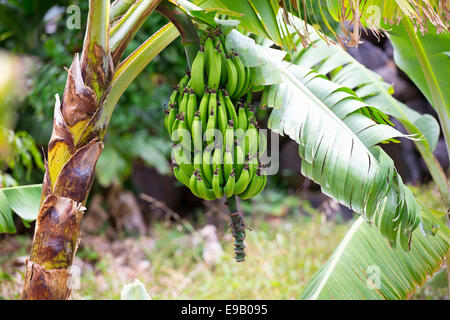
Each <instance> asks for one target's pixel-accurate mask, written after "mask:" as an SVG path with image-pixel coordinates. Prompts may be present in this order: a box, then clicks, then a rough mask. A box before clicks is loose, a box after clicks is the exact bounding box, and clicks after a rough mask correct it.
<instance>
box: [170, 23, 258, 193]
mask: <svg viewBox="0 0 450 320" xmlns="http://www.w3.org/2000/svg"><path fill="white" fill-rule="evenodd" d="M251 87H252V82H251V77H250V69H249V68H246V67H244V65H243V63H242V61H241V59H240V58H239V55H238V54H237V53H236V52H235V51H234V50H231V51H229V52H226V50H225V46H224V37H223V35H222V34H221V33H220V30H219V31H218V30H214V31H206V32H205V34H204V35H203V37H202V46H201V48H200V51H199V52H198V53H197V55H196V57H195V59H194V61H193V63H192V67H191V71H190V73H187V74H186V75H185V76H184V77H183V78H182V79H181V80H180V82H179V84H178V85H177V87H176V88H175V90H174V91H173V93H172V94H171V96H170V98H169V103H168V108H166V109H165V119H164V124H165V127H166V129H167V131H168V132H169V135H170V137H171V140H172V142H173V149H172V159H173V163H172V169H173V173H174V175H175V177H176V178H177V180H179V181H180V182H181V183H183V184H184V185H186V186H187V187H189V188H190V190H191V191H192V193H193V194H194V195H196V196H197V197H200V198H202V199H205V200H214V199H218V198H222V197H223V196H226V197H227V198H230V197H232V196H239V197H240V198H241V199H250V198H252V197H254V196H255V195H257V194H258V193H260V192H261V191H262V190H263V189H264V187H265V185H266V181H267V176H266V175H265V174H264V167H263V166H262V165H260V161H259V157H260V155H261V154H262V153H263V152H264V151H265V148H266V137H265V135H263V134H261V135H260V134H259V131H258V123H257V121H256V118H255V110H254V109H253V107H252V106H250V105H249V104H250V102H251V97H252V93H251V90H250V89H251ZM241 98H243V99H242V100H241Z"/></svg>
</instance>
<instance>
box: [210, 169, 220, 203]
mask: <svg viewBox="0 0 450 320" xmlns="http://www.w3.org/2000/svg"><path fill="white" fill-rule="evenodd" d="M212 189H213V191H214V195H215V196H216V198H217V199H219V198H222V197H223V189H222V187H221V186H220V177H219V170H216V171H214V175H213V178H212Z"/></svg>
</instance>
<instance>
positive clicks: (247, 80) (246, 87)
mask: <svg viewBox="0 0 450 320" xmlns="http://www.w3.org/2000/svg"><path fill="white" fill-rule="evenodd" d="M251 86H252V79H251V71H250V68H245V80H244V86H243V87H242V90H241V92H239V94H238V98H240V97H242V96H243V95H245V94H246V93H248V92H249V90H250V88H251Z"/></svg>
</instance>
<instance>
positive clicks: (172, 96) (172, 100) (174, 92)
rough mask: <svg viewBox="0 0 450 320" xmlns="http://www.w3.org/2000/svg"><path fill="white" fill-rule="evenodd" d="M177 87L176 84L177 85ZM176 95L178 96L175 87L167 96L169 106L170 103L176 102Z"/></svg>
mask: <svg viewBox="0 0 450 320" xmlns="http://www.w3.org/2000/svg"><path fill="white" fill-rule="evenodd" d="M177 87H178V86H177ZM177 97H178V90H177V88H175V90H173V91H172V94H171V95H170V97H169V106H170V105H171V104H172V105H174V104H176V103H177V101H178V100H177Z"/></svg>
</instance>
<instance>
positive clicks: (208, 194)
mask: <svg viewBox="0 0 450 320" xmlns="http://www.w3.org/2000/svg"><path fill="white" fill-rule="evenodd" d="M197 191H198V194H199V195H200V198H202V199H205V200H215V199H216V195H215V194H214V191H213V190H212V189H209V188H208V186H207V185H206V183H205V180H203V178H202V177H201V175H200V174H199V175H198V176H197Z"/></svg>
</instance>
